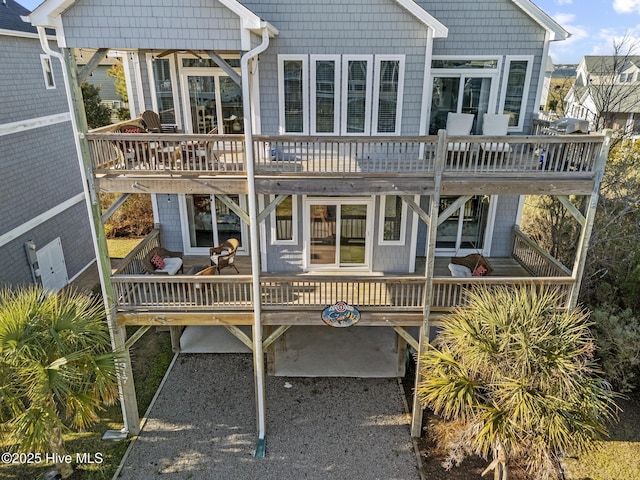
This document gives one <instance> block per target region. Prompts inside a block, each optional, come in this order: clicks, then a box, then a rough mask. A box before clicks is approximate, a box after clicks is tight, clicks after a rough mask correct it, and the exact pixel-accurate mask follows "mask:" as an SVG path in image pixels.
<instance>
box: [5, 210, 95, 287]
mask: <svg viewBox="0 0 640 480" xmlns="http://www.w3.org/2000/svg"><path fill="white" fill-rule="evenodd" d="M3 216H4V213H3ZM2 231H3V230H2V229H0V232H2ZM58 237H60V242H61V244H62V251H63V253H64V259H65V263H66V266H67V275H68V277H69V279H71V278H73V277H74V276H75V275H77V274H78V273H80V272H81V271H82V270H83V269H84V268H85V267H87V266H88V265H89V264H90V263H91V262H92V261H93V260H94V259H95V254H94V249H93V241H92V238H91V230H90V227H89V221H88V216H87V207H86V205H85V203H84V201H82V202H80V203H78V204H76V205H74V206H73V207H71V208H69V209H67V210H65V211H64V212H62V213H59V214H58V215H55V216H54V217H52V218H50V219H49V220H47V221H46V222H44V223H42V224H40V225H38V226H37V227H35V228H34V229H32V230H30V231H29V232H27V233H26V234H24V235H21V236H19V237H18V238H16V239H15V240H13V241H11V242H9V243H7V244H6V245H3V246H2V247H0V255H2V258H3V259H5V260H6V261H5V262H3V265H2V269H1V270H0V285H2V284H5V283H6V284H11V285H26V284H30V283H33V280H32V277H31V269H30V268H29V262H28V260H27V255H26V253H25V249H24V244H25V243H26V242H28V241H32V242H34V243H35V244H36V248H38V249H40V248H42V247H44V246H45V245H47V244H48V243H49V242H51V241H53V240H55V239H56V238H58Z"/></svg>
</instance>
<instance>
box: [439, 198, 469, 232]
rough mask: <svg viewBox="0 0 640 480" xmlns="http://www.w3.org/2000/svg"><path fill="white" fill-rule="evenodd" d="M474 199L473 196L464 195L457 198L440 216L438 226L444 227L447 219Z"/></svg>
mask: <svg viewBox="0 0 640 480" xmlns="http://www.w3.org/2000/svg"><path fill="white" fill-rule="evenodd" d="M470 198H472V195H463V196H461V197H459V198H457V199H456V200H455V201H454V202H453V203H452V204H451V205H449V206H448V207H447V208H446V209H445V210H444V211H443V212H442V213H441V214H440V215H438V226H440V225H442V224H443V223H444V222H445V220H446V219H447V218H449V217H450V216H451V215H453V214H454V213H455V212H456V210H459V209H460V208H461V207H463V206H464V204H465V203H467V202H468V201H469V199H470Z"/></svg>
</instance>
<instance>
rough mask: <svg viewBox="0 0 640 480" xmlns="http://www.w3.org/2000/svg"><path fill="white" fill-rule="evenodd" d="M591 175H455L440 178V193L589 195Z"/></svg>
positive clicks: (591, 181) (591, 184)
mask: <svg viewBox="0 0 640 480" xmlns="http://www.w3.org/2000/svg"><path fill="white" fill-rule="evenodd" d="M593 182H594V180H593V176H590V177H589V178H580V177H577V178H571V176H570V175H564V178H563V175H553V176H550V177H548V178H545V177H543V178H535V177H527V176H524V175H518V176H517V177H515V176H512V177H504V176H503V177H497V176H494V177H492V178H482V177H476V178H473V177H465V178H462V177H457V178H447V179H443V181H442V189H441V190H440V194H441V195H589V194H590V193H591V191H592V190H593Z"/></svg>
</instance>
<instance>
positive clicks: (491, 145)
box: [480, 113, 511, 152]
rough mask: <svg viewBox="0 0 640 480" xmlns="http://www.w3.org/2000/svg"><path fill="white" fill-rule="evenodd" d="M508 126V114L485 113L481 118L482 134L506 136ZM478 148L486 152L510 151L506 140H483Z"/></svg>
mask: <svg viewBox="0 0 640 480" xmlns="http://www.w3.org/2000/svg"><path fill="white" fill-rule="evenodd" d="M508 128H509V115H507V114H501V113H499V114H489V113H485V114H484V116H483V118H482V135H486V136H489V137H506V136H507V130H508ZM480 148H481V149H482V150H484V151H486V152H510V151H511V146H510V145H509V144H508V143H507V142H483V143H480Z"/></svg>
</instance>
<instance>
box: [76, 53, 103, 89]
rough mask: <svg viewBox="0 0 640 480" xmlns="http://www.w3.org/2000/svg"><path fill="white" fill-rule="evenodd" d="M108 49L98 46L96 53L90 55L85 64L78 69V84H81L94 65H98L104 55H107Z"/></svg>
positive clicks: (93, 68)
mask: <svg viewBox="0 0 640 480" xmlns="http://www.w3.org/2000/svg"><path fill="white" fill-rule="evenodd" d="M108 51H109V49H108V48H99V49H98V50H97V51H96V53H94V54H93V55H92V57H91V58H90V59H89V61H88V62H87V63H86V64H85V66H84V67H82V68H81V69H80V70H78V85H81V84H82V82H84V81H86V80H87V78H89V75H91V73H93V71H94V70H95V69H96V67H97V66H98V65H100V62H101V61H102V60H104V57H105V56H106V55H107V52H108Z"/></svg>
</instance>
